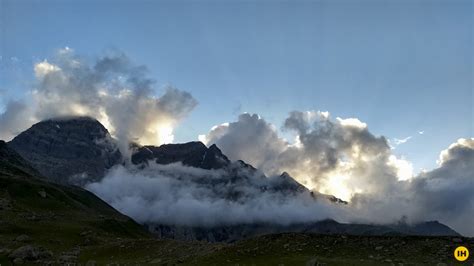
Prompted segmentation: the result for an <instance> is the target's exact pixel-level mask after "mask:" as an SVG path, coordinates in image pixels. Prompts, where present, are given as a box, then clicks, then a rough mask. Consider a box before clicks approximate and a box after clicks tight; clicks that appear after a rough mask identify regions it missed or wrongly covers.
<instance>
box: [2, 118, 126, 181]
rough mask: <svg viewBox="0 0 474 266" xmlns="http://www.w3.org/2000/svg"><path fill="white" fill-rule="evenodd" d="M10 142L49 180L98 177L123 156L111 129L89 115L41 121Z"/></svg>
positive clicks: (85, 179) (80, 179)
mask: <svg viewBox="0 0 474 266" xmlns="http://www.w3.org/2000/svg"><path fill="white" fill-rule="evenodd" d="M8 146H9V147H11V148H12V149H13V150H15V151H16V152H18V153H19V154H20V155H21V156H22V157H23V158H24V159H25V160H26V161H27V162H28V163H29V164H31V165H32V166H33V167H34V168H35V169H37V170H38V171H39V172H40V173H41V174H42V175H43V176H45V177H47V178H48V180H50V181H54V182H57V183H61V184H82V183H84V182H86V181H90V180H98V179H100V178H102V177H103V176H104V174H105V171H106V170H107V169H108V168H110V167H112V166H114V165H116V164H118V163H120V162H121V160H122V155H121V153H120V151H119V149H118V147H117V144H116V143H115V141H114V139H113V138H112V137H111V136H110V134H109V132H108V131H107V129H106V128H105V127H104V126H103V125H102V124H101V123H99V122H98V121H97V120H95V119H93V118H89V117H70V118H67V117H66V118H58V119H50V120H46V121H41V122H39V123H37V124H34V125H33V126H32V127H31V128H29V129H27V130H26V131H24V132H22V133H21V134H19V135H18V136H16V137H15V138H14V139H13V140H12V141H11V142H9V143H8Z"/></svg>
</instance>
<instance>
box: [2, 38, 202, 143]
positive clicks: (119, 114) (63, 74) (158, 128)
mask: <svg viewBox="0 0 474 266" xmlns="http://www.w3.org/2000/svg"><path fill="white" fill-rule="evenodd" d="M34 70H35V76H36V78H37V83H36V86H35V88H34V90H33V92H32V94H31V96H32V99H30V100H25V101H24V102H21V103H20V104H16V105H15V104H13V103H12V104H10V105H9V106H10V107H9V106H7V109H6V111H5V112H4V113H3V114H0V120H1V121H2V122H3V124H2V127H1V129H0V137H1V138H3V139H5V140H9V139H10V138H11V137H13V136H14V135H15V134H17V133H18V132H19V131H21V130H25V129H26V128H28V127H29V126H31V124H32V123H33V122H35V121H39V120H43V119H48V118H53V117H58V116H71V115H80V116H92V117H94V118H96V119H98V120H99V121H100V122H102V123H103V124H104V125H105V126H107V128H108V129H109V130H110V131H111V133H112V134H113V135H114V136H115V137H116V138H118V139H119V140H120V142H121V144H122V146H121V147H122V150H127V147H128V141H129V140H134V141H137V142H139V143H141V144H155V145H158V144H162V143H166V142H170V141H172V140H173V129H174V127H175V126H176V124H177V123H178V122H179V121H180V120H181V119H182V118H183V117H185V116H186V115H187V114H188V113H189V112H190V111H191V110H192V109H193V108H194V107H195V106H196V104H197V101H196V100H195V99H194V98H193V97H192V96H191V95H190V94H189V93H187V92H184V91H181V90H178V89H176V88H173V87H167V88H166V90H165V92H164V94H162V95H161V96H159V97H157V96H155V92H154V91H155V89H154V87H153V85H154V81H153V80H151V79H149V78H148V77H147V76H146V72H147V69H146V68H145V67H144V66H135V65H134V64H133V63H132V62H131V61H130V60H129V58H128V57H127V56H125V55H124V54H120V53H119V54H115V55H112V56H105V57H102V58H99V59H98V60H97V61H95V62H92V63H90V62H89V61H87V60H85V59H83V58H81V57H79V56H76V55H75V54H74V51H73V50H72V49H70V48H68V47H66V48H64V49H61V50H59V51H58V53H57V54H56V56H55V57H54V60H53V61H51V62H50V61H47V60H44V61H42V62H39V63H37V64H36V65H35V66H34ZM20 105H21V108H20ZM9 108H12V109H9ZM20 109H21V111H20Z"/></svg>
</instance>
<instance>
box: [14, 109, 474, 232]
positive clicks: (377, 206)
mask: <svg viewBox="0 0 474 266" xmlns="http://www.w3.org/2000/svg"><path fill="white" fill-rule="evenodd" d="M8 145H9V146H10V147H11V148H13V149H16V150H18V152H19V153H21V154H24V155H25V160H26V161H28V162H29V163H31V165H34V166H35V168H36V169H38V171H39V172H41V173H42V174H43V175H44V176H45V177H46V178H48V179H49V180H51V181H53V182H59V183H63V184H76V185H83V186H85V188H87V189H88V190H90V191H92V192H93V193H95V194H96V195H98V196H99V197H100V198H102V199H103V200H105V201H106V202H108V203H109V204H111V205H112V206H113V207H115V208H116V209H118V210H119V211H121V212H122V213H124V214H126V215H129V216H131V217H133V219H135V220H136V221H138V222H140V223H142V224H146V225H147V226H148V228H149V230H150V231H151V232H154V233H155V234H156V235H158V236H162V237H172V238H178V239H205V240H211V241H215V240H219V241H229V240H232V239H234V240H235V239H238V238H239V237H238V236H239V235H241V236H253V235H260V234H265V233H278V232H319V233H324V232H326V233H331V232H332V233H337V232H346V233H352V234H374V235H376V234H379V233H383V234H391V233H395V234H427V235H444V234H447V235H455V234H457V233H455V232H454V231H450V230H451V229H449V228H445V227H444V225H441V224H439V225H438V224H436V223H435V224H429V223H427V224H425V225H423V223H424V222H425V221H430V220H440V221H443V222H446V223H447V224H448V225H450V224H451V223H453V224H456V221H457V220H458V218H453V219H449V217H445V216H437V215H433V214H436V213H439V211H440V209H438V208H436V206H434V207H432V208H431V211H429V210H430V209H428V210H426V209H427V206H424V202H425V201H426V200H429V202H433V201H434V202H436V200H432V199H428V198H426V199H424V198H420V196H425V197H429V196H431V195H435V194H434V193H436V192H434V191H432V188H430V187H428V185H429V183H428V182H431V180H432V178H436V177H433V176H438V178H442V177H440V173H441V175H442V173H444V172H443V171H448V170H450V171H453V169H448V166H449V167H450V168H452V167H455V168H456V167H461V168H463V170H470V166H469V165H466V164H460V163H459V162H457V161H458V160H459V158H462V159H464V158H465V156H471V153H472V148H471V147H470V146H467V145H470V142H469V141H467V140H466V141H465V142H462V141H460V143H459V144H457V145H453V146H451V147H450V148H449V149H448V150H446V151H445V152H443V157H442V158H443V161H442V162H441V165H442V167H440V168H439V169H437V170H436V171H433V172H427V173H425V175H427V177H425V178H427V179H420V181H417V182H407V181H398V182H399V183H398V184H400V187H394V189H397V190H394V191H393V193H395V192H401V191H402V190H403V192H404V194H399V195H397V197H394V196H393V194H385V195H380V194H360V195H357V196H356V197H354V198H353V199H352V201H351V202H349V203H347V202H343V201H341V200H340V199H337V198H335V197H333V196H327V195H324V194H321V193H319V192H317V191H311V190H309V189H308V188H306V187H305V186H303V185H302V184H300V183H299V182H297V181H296V180H295V179H293V178H292V177H291V176H290V175H289V174H288V173H282V174H280V175H269V176H267V175H265V174H264V173H263V172H262V171H260V170H258V169H256V168H254V167H253V166H251V165H249V164H247V163H245V162H244V161H241V160H238V161H231V160H229V159H228V158H227V156H226V155H225V154H224V153H222V152H221V150H220V149H219V148H218V147H217V146H216V145H211V146H210V147H209V148H208V147H206V146H205V145H204V144H203V143H201V142H190V143H184V144H165V145H161V146H158V147H157V146H150V145H148V146H141V145H137V144H132V145H130V147H131V151H130V152H126V153H121V152H120V150H119V148H118V144H117V140H116V139H114V138H113V137H111V136H110V134H108V131H107V129H105V127H104V126H102V125H101V124H100V123H99V122H98V121H97V120H95V119H91V118H83V117H69V118H59V119H51V120H46V121H43V122H40V123H38V124H35V125H33V126H32V127H31V128H30V129H28V130H27V131H25V132H23V133H21V134H20V135H19V136H17V137H16V138H14V139H13V140H12V141H11V142H9V143H8ZM466 146H467V147H466ZM122 154H132V156H131V157H130V158H128V159H127V158H126V157H125V156H123V155H122ZM81 158H82V159H81ZM468 158H470V157H468ZM443 166H444V167H443ZM455 168H454V169H455ZM437 173H438V174H437ZM420 178H422V177H420ZM458 178H460V179H459V180H460V181H461V182H462V180H463V177H458ZM464 178H469V177H468V176H466V177H464ZM423 182H425V183H423ZM466 184H467V185H470V184H469V183H466ZM415 189H419V190H418V192H416V195H417V198H414V199H410V198H409V197H408V196H407V195H414V194H412V193H414V192H415V191H417V190H415ZM420 193H423V194H420ZM459 196H460V197H469V195H462V194H461V195H459ZM412 203H415V204H412ZM395 208H400V209H401V210H400V211H398V212H395V211H391V212H392V213H391V214H390V215H388V214H387V213H386V212H387V210H393V209H395ZM469 208H471V206H469V205H468V206H465V207H464V210H465V211H469ZM423 209H425V210H423ZM450 211H451V210H450ZM464 218H465V219H469V218H468V217H467V216H466V217H464ZM326 219H334V220H336V221H339V222H343V223H345V224H347V225H344V224H342V225H338V223H336V224H334V225H332V226H330V227H327V225H328V224H327V223H319V221H322V220H326ZM400 221H403V223H404V224H405V227H403V226H401V227H400V226H395V225H396V224H399V223H400ZM357 224H361V225H360V226H359V225H357ZM362 224H373V226H372V227H370V226H369V227H364V226H362ZM434 225H436V226H434ZM427 228H430V229H427ZM458 228H461V230H464V229H463V228H465V227H463V226H462V225H460V226H459V227H455V229H458ZM458 230H459V229H458ZM421 232H423V233H421ZM462 232H463V231H462ZM467 232H469V231H467Z"/></svg>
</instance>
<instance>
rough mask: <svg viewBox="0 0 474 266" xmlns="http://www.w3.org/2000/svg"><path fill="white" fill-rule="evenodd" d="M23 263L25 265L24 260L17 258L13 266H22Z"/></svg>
mask: <svg viewBox="0 0 474 266" xmlns="http://www.w3.org/2000/svg"><path fill="white" fill-rule="evenodd" d="M23 263H25V262H24V261H23V259H22V258H16V259H14V260H13V264H15V265H21V264H23Z"/></svg>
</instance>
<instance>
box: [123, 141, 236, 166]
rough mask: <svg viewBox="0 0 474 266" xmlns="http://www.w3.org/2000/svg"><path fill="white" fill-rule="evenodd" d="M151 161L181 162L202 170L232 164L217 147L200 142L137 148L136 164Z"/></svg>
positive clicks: (160, 162) (134, 161) (134, 154)
mask: <svg viewBox="0 0 474 266" xmlns="http://www.w3.org/2000/svg"><path fill="white" fill-rule="evenodd" d="M150 160H153V161H155V162H156V163H158V164H170V163H176V162H181V163H182V164H183V165H186V166H191V167H196V168H202V169H220V168H223V167H225V166H227V165H229V163H230V161H229V159H228V158H227V157H226V156H225V155H224V154H222V152H221V150H220V149H219V148H218V147H217V146H216V145H212V146H210V147H209V148H207V147H206V145H204V144H203V143H202V142H199V141H194V142H188V143H183V144H164V145H161V146H159V147H156V146H142V147H138V148H136V150H135V152H134V153H133V155H132V163H134V164H147V163H148V161H150Z"/></svg>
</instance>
